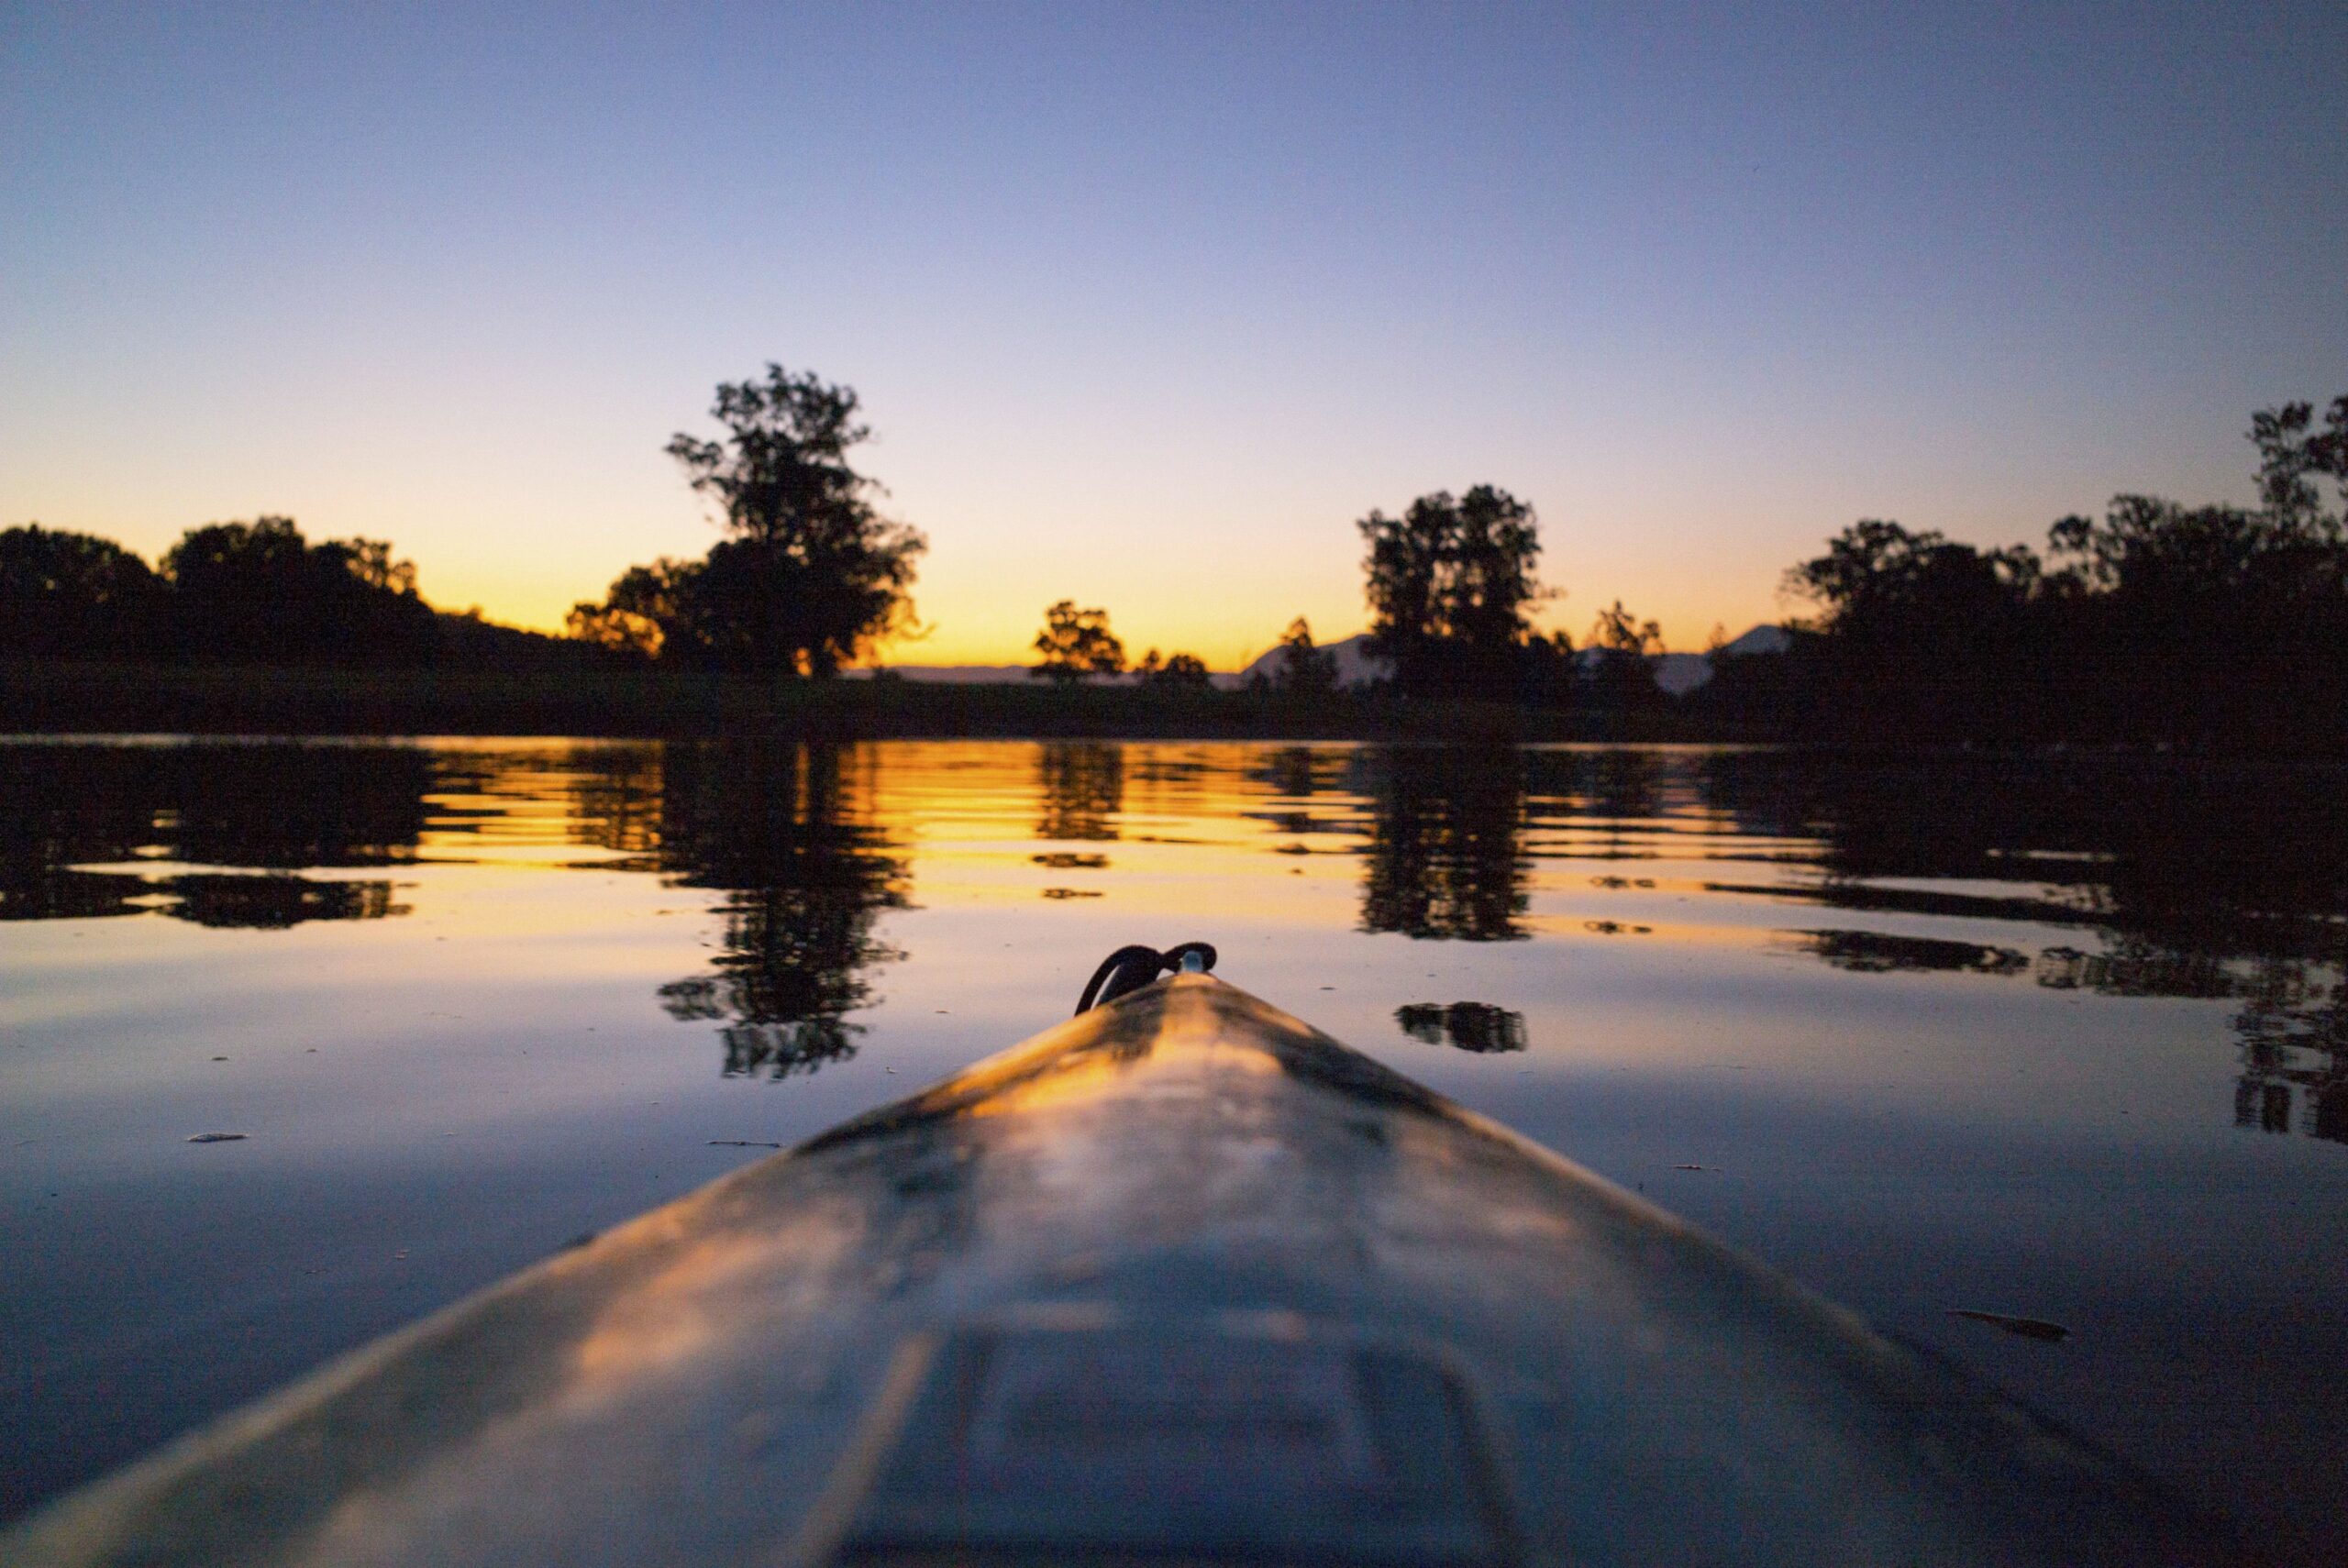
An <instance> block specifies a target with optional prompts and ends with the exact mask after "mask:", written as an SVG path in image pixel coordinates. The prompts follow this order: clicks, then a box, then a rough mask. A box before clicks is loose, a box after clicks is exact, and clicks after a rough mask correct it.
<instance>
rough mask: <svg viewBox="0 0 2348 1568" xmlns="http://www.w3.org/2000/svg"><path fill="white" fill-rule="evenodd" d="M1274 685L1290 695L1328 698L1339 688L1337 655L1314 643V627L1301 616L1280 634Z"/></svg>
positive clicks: (1273, 670) (1273, 672)
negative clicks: (1313, 644) (1324, 650)
mask: <svg viewBox="0 0 2348 1568" xmlns="http://www.w3.org/2000/svg"><path fill="white" fill-rule="evenodd" d="M1272 688H1273V690H1277V691H1279V692H1282V693H1284V694H1285V695H1288V696H1290V697H1325V696H1327V695H1328V694H1329V693H1330V692H1332V691H1335V690H1336V689H1337V657H1336V655H1335V654H1331V653H1324V652H1323V651H1322V650H1320V649H1319V648H1316V647H1314V646H1312V625H1311V624H1309V623H1308V622H1307V621H1306V620H1305V618H1304V617H1303V616H1301V615H1299V616H1298V617H1297V618H1296V619H1295V620H1293V621H1290V623H1289V624H1288V630H1287V631H1285V632H1282V633H1281V634H1280V657H1279V662H1278V663H1277V664H1276V665H1275V666H1274V667H1273V669H1272Z"/></svg>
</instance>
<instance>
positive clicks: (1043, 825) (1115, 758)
mask: <svg viewBox="0 0 2348 1568" xmlns="http://www.w3.org/2000/svg"><path fill="white" fill-rule="evenodd" d="M1036 801H1037V810H1036V837H1037V838H1040V839H1045V840H1047V841H1048V840H1054V839H1076V840H1081V841H1087V842H1106V841H1108V840H1112V839H1114V838H1115V837H1116V836H1117V817H1118V815H1119V813H1121V812H1123V811H1124V807H1125V748H1124V746H1122V745H1112V744H1104V743H1102V742H1100V741H1047V742H1045V743H1044V745H1043V747H1042V749H1041V750H1040V751H1039V752H1038V753H1037V755H1036Z"/></svg>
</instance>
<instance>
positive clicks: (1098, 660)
mask: <svg viewBox="0 0 2348 1568" xmlns="http://www.w3.org/2000/svg"><path fill="white" fill-rule="evenodd" d="M1035 648H1036V652H1037V653H1038V654H1041V655H1042V656H1043V662H1042V663H1041V664H1037V665H1034V666H1032V667H1030V668H1029V669H1028V671H1027V673H1028V674H1029V675H1030V676H1032V677H1036V678H1037V679H1047V680H1057V681H1059V682H1061V683H1062V684H1064V685H1065V684H1067V683H1069V682H1072V681H1078V680H1081V679H1084V678H1085V677H1086V676H1088V675H1114V674H1116V673H1117V672H1118V671H1119V670H1121V669H1123V668H1125V645H1124V644H1123V643H1121V642H1119V641H1118V640H1117V638H1116V635H1115V634H1114V633H1113V632H1111V631H1110V630H1109V613H1108V612H1107V611H1106V610H1080V609H1078V608H1077V607H1076V601H1075V600H1073V599H1063V600H1061V601H1060V602H1058V603H1057V604H1054V605H1051V606H1050V607H1048V608H1047V609H1046V610H1045V612H1044V629H1043V630H1042V631H1040V632H1038V633H1036V642H1035Z"/></svg>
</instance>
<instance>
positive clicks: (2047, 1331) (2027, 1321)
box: [1948, 1307, 2071, 1344]
mask: <svg viewBox="0 0 2348 1568" xmlns="http://www.w3.org/2000/svg"><path fill="white" fill-rule="evenodd" d="M1948 1315H1949V1316H1950V1317H1952V1318H1970V1319H1972V1320H1974V1321H1975V1322H1977V1323H1987V1324H1988V1325H1989V1326H1990V1327H1991V1328H1993V1329H2003V1330H2005V1331H2006V1332H2008V1333H2010V1334H2020V1335H2021V1337H2022V1338H2023V1339H2026V1340H2044V1341H2045V1342H2047V1343H2049V1344H2056V1343H2059V1342H2062V1341H2064V1340H2067V1339H2069V1338H2070V1337H2071V1331H2070V1330H2068V1329H2066V1328H2065V1327H2064V1326H2063V1325H2062V1324H2060V1323H2050V1322H2048V1321H2046V1320H2044V1319H2043V1318H2011V1317H2008V1316H2007V1315H2006V1314H2005V1313H2003V1312H1976V1311H1973V1310H1971V1309H1967V1308H1964V1307H1952V1308H1950V1309H1948Z"/></svg>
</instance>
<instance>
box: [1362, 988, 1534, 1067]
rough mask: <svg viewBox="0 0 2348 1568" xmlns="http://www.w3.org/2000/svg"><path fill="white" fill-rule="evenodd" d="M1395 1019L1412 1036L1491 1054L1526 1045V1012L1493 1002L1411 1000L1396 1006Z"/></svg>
mask: <svg viewBox="0 0 2348 1568" xmlns="http://www.w3.org/2000/svg"><path fill="white" fill-rule="evenodd" d="M1394 1021H1395V1022H1396V1023H1397V1024H1399V1025H1401V1030H1402V1032H1403V1033H1405V1034H1407V1035H1409V1036H1410V1037H1411V1038H1412V1039H1413V1040H1423V1041H1425V1042H1426V1043H1428V1044H1430V1045H1450V1046H1453V1047H1455V1048H1456V1049H1458V1050H1461V1051H1474V1052H1477V1053H1479V1055H1481V1054H1490V1053H1494V1052H1501V1051H1522V1050H1523V1049H1524V1044H1525V1038H1524V1015H1523V1013H1521V1012H1512V1011H1510V1010H1508V1009H1507V1008H1504V1007H1494V1006H1492V1005H1491V1004H1490V1002H1474V1001H1462V1002H1453V1003H1452V1004H1451V1005H1450V1006H1449V1007H1445V1006H1444V1005H1443V1004H1442V1003H1440V1002H1412V1003H1409V1004H1407V1005H1405V1006H1402V1007H1399V1008H1396V1009H1395V1010H1394Z"/></svg>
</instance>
